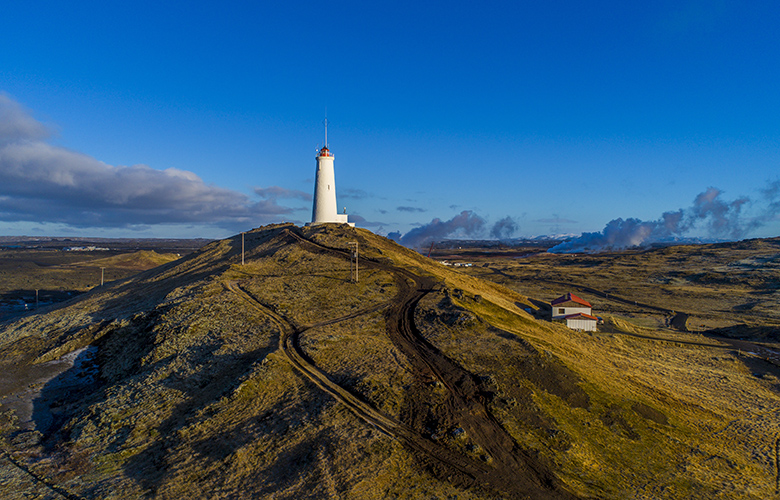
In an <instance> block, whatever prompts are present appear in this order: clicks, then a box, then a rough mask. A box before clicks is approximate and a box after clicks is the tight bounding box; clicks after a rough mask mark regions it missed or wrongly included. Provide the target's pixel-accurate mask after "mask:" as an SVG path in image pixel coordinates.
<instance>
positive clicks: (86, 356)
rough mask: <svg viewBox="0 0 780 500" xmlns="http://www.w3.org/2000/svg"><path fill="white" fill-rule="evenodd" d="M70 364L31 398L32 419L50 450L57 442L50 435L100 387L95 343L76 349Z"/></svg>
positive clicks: (55, 432) (52, 435) (54, 433)
mask: <svg viewBox="0 0 780 500" xmlns="http://www.w3.org/2000/svg"><path fill="white" fill-rule="evenodd" d="M72 354H75V356H74V358H73V359H72V360H71V361H72V363H73V365H72V366H71V367H70V368H68V369H67V370H65V371H64V372H62V373H60V374H59V375H57V376H56V377H54V378H53V379H51V380H49V381H48V382H46V384H45V385H44V386H43V388H42V389H41V391H40V394H39V395H38V397H36V398H35V399H33V401H32V404H33V409H32V421H33V423H34V424H35V429H36V430H37V431H38V432H40V433H41V434H42V436H43V444H44V446H45V447H46V449H47V451H51V450H52V449H53V448H54V447H55V446H56V444H58V443H57V439H52V438H53V437H54V436H56V434H57V433H58V432H59V431H60V429H61V428H62V426H63V424H64V423H65V422H67V421H68V419H69V418H70V417H72V416H73V414H74V411H76V410H77V409H78V408H80V407H81V404H82V402H83V401H84V400H86V399H90V398H89V396H90V395H91V394H94V393H95V391H96V390H98V389H99V388H100V385H101V383H100V381H99V379H98V365H97V362H96V359H95V357H96V354H97V347H95V346H89V347H86V348H83V349H80V350H79V351H76V352H74V353H72Z"/></svg>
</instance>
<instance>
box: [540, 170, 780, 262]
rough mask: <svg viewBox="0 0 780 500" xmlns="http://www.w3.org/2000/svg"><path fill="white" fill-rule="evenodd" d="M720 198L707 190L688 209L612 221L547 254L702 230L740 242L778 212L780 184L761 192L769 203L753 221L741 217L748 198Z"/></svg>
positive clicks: (593, 249)
mask: <svg viewBox="0 0 780 500" xmlns="http://www.w3.org/2000/svg"><path fill="white" fill-rule="evenodd" d="M721 195H722V191H721V190H719V189H717V188H714V187H710V188H707V190H706V191H704V192H703V193H700V194H699V195H698V196H696V198H695V199H694V201H693V205H692V206H691V207H690V208H687V209H679V210H676V211H673V212H665V213H664V214H663V215H662V216H661V218H660V219H658V220H655V221H642V220H639V219H634V218H629V219H622V218H618V219H614V220H611V221H610V222H608V223H607V225H606V227H605V228H604V229H603V230H602V231H601V232H599V233H583V234H582V236H580V237H579V238H576V239H574V240H571V241H567V242H564V243H561V244H560V245H556V246H554V247H553V248H551V249H550V250H549V251H550V252H553V253H572V252H602V251H608V250H620V249H625V248H632V247H641V246H647V245H650V244H652V243H656V242H664V241H672V240H674V239H679V238H684V237H687V236H690V235H691V233H692V232H695V231H702V230H703V231H704V232H705V233H706V234H707V235H708V236H709V237H711V238H716V239H740V238H743V237H745V235H746V234H747V233H748V232H749V231H751V230H754V229H756V228H758V227H760V226H761V225H763V224H764V223H765V222H766V221H768V220H771V219H772V218H773V217H775V216H776V214H777V213H778V211H780V201H775V200H776V199H777V198H778V195H780V181H778V182H774V183H772V184H770V187H769V188H768V189H766V190H765V191H764V196H765V197H766V198H767V199H768V200H769V201H770V204H769V206H768V207H767V209H766V210H765V213H764V215H762V216H760V217H756V218H752V219H748V218H746V217H744V215H743V208H744V207H745V206H746V205H747V204H748V203H750V200H749V198H747V197H741V198H738V199H736V200H733V201H726V200H724V199H723V198H722V197H721Z"/></svg>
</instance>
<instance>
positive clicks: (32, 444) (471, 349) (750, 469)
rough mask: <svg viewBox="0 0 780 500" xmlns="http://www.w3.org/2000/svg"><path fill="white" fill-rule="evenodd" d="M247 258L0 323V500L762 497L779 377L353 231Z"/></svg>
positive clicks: (691, 342)
mask: <svg viewBox="0 0 780 500" xmlns="http://www.w3.org/2000/svg"><path fill="white" fill-rule="evenodd" d="M352 242H358V243H359V253H360V260H359V265H360V279H359V282H357V283H354V282H353V281H352V280H351V276H352V274H351V262H350V256H351V252H352V250H350V248H351V247H350V243H352ZM245 246H246V255H245V265H241V238H240V236H236V237H233V238H230V239H226V240H222V241H216V242H213V243H211V244H209V245H207V246H205V247H203V248H202V249H201V250H199V251H198V252H195V253H193V254H191V255H189V256H186V257H185V258H182V259H180V260H177V261H174V262H169V263H166V264H163V265H161V266H159V267H156V268H154V269H151V270H148V271H145V272H142V273H140V274H138V275H136V276H135V277H133V278H130V279H128V280H126V281H121V282H115V283H111V284H109V285H108V286H106V287H103V288H102V289H94V290H92V291H91V292H89V293H87V294H84V295H82V296H80V297H79V298H77V299H74V300H72V301H70V302H69V303H67V304H66V305H64V306H63V307H61V308H59V309H56V310H52V311H50V312H47V313H46V314H40V315H31V316H27V317H24V318H21V319H18V320H16V321H14V322H6V323H3V324H0V369H2V373H3V374H4V375H3V376H2V377H0V396H2V397H3V399H0V405H2V407H1V408H0V412H2V413H1V415H0V425H2V432H3V441H2V449H3V450H4V452H3V453H4V454H3V457H2V459H1V460H0V491H2V492H3V494H4V495H6V496H9V497H10V498H12V496H10V495H12V494H17V495H18V496H17V497H18V498H24V496H22V495H27V494H29V495H35V494H38V495H42V496H45V495H49V496H50V497H51V498H57V497H58V496H59V497H62V496H65V497H66V498H182V497H186V496H191V497H197V498H201V497H208V498H303V497H309V498H312V497H313V498H365V499H369V498H372V499H373V498H426V499H428V498H434V497H435V498H459V499H488V498H527V497H530V498H615V499H618V498H647V499H650V498H669V499H678V498H679V499H683V498H724V499H725V498H729V499H733V498H745V499H749V498H755V499H759V498H771V497H772V495H774V494H775V491H776V487H777V484H776V481H777V479H778V470H777V463H776V453H777V446H778V444H777V442H776V440H777V438H778V434H779V433H780V424H778V422H779V421H780V415H779V414H780V411H779V410H780V404H779V403H780V398H779V397H778V390H779V388H780V384H779V382H778V376H780V373H778V369H777V367H776V366H775V365H772V364H770V363H768V362H767V361H766V360H764V359H763V358H762V357H761V356H760V355H758V354H756V353H753V352H746V351H740V350H739V349H735V348H734V346H733V345H732V344H729V343H726V342H724V341H720V340H718V339H713V338H705V337H702V336H700V335H695V334H691V333H685V332H678V333H675V332H672V331H668V330H664V331H657V330H653V329H647V328H642V327H640V326H636V325H625V324H622V323H621V322H620V321H619V320H615V321H613V322H612V323H611V325H610V327H611V330H610V332H609V333H594V334H584V333H579V332H574V331H572V330H569V329H567V328H565V327H563V326H561V325H559V324H554V323H550V322H547V321H543V320H540V319H536V318H535V316H534V314H533V313H534V312H535V309H536V307H537V306H536V305H534V304H535V302H533V301H532V300H530V299H529V298H528V297H526V296H524V295H522V294H521V293H520V291H522V290H519V289H518V291H513V290H510V289H509V288H505V287H504V286H501V285H498V284H495V283H492V282H489V281H485V280H482V279H479V278H477V277H473V276H468V275H466V274H462V273H459V272H456V271H455V270H453V269H451V268H448V267H445V266H442V265H440V264H438V263H436V262H434V261H432V260H430V259H426V258H425V257H422V256H420V255H419V254H417V253H416V252H412V251H410V250H407V249H405V248H403V247H400V246H398V245H396V244H395V243H393V242H391V241H390V240H387V239H385V238H382V237H379V236H376V235H374V234H372V233H371V232H369V231H366V230H362V229H354V228H347V227H340V226H333V225H325V226H316V227H313V228H298V227H295V226H293V225H275V226H267V227H264V228H260V229H257V230H254V231H252V232H249V233H247V234H246V239H245ZM91 264H92V265H94V262H93V263H91ZM528 311H530V313H529V312H528ZM629 334H631V335H629Z"/></svg>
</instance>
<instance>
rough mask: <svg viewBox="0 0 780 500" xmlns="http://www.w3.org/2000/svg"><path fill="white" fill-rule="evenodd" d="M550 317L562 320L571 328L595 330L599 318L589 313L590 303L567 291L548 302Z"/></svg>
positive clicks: (587, 330)
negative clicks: (550, 308)
mask: <svg viewBox="0 0 780 500" xmlns="http://www.w3.org/2000/svg"><path fill="white" fill-rule="evenodd" d="M550 306H551V307H552V312H551V314H552V319H553V320H556V319H558V320H564V321H565V322H566V326H568V327H569V328H571V329H572V330H583V331H586V332H595V331H596V324H597V323H598V321H599V319H598V318H597V317H595V316H592V315H591V305H590V302H588V301H587V300H585V299H581V298H580V297H577V296H576V295H574V294H573V293H571V292H569V293H567V294H566V295H562V296H560V297H558V298H557V299H555V300H553V301H552V302H551V303H550Z"/></svg>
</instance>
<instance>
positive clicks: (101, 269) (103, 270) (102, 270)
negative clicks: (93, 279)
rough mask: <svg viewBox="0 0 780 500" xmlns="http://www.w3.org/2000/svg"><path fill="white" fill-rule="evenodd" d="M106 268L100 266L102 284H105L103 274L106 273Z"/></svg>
mask: <svg viewBox="0 0 780 500" xmlns="http://www.w3.org/2000/svg"><path fill="white" fill-rule="evenodd" d="M105 271H106V268H105V267H101V268H100V286H103V276H104V275H105Z"/></svg>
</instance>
